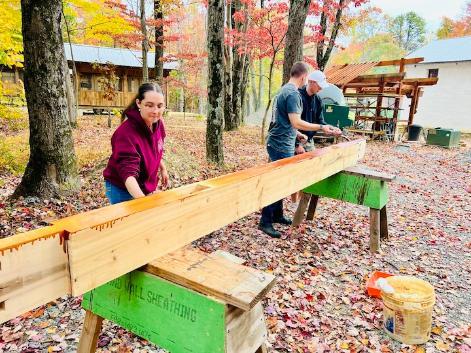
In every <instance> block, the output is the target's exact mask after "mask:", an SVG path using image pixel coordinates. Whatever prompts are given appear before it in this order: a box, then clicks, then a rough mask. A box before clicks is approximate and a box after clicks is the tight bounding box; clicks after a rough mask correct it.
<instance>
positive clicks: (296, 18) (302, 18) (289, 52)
mask: <svg viewBox="0 0 471 353" xmlns="http://www.w3.org/2000/svg"><path fill="white" fill-rule="evenodd" d="M310 4H311V0H290V8H289V16H288V31H287V32H286V42H285V43H286V45H285V54H284V59H283V84H285V83H286V82H288V81H289V73H290V70H291V67H292V66H293V64H294V63H295V62H296V61H302V60H303V38H304V35H303V29H304V24H305V22H306V16H307V11H308V10H309V5H310Z"/></svg>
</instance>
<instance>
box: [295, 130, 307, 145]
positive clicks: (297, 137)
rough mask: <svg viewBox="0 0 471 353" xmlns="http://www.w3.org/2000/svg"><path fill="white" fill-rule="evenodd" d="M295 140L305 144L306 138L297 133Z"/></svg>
mask: <svg viewBox="0 0 471 353" xmlns="http://www.w3.org/2000/svg"><path fill="white" fill-rule="evenodd" d="M296 139H297V140H298V141H299V142H301V143H306V142H307V136H306V135H305V134H303V133H301V132H299V131H298V132H297V135H296Z"/></svg>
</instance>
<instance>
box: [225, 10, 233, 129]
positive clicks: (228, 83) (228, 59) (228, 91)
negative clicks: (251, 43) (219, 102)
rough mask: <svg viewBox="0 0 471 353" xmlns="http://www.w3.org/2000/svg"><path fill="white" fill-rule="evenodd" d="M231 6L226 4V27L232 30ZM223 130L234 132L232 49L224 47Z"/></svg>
mask: <svg viewBox="0 0 471 353" xmlns="http://www.w3.org/2000/svg"><path fill="white" fill-rule="evenodd" d="M231 7H232V5H231V4H230V3H226V6H225V8H226V27H227V29H228V30H229V31H230V30H231V29H232V10H231ZM224 128H225V130H226V131H230V130H234V129H235V124H234V114H233V111H232V49H231V46H230V45H228V44H225V45H224Z"/></svg>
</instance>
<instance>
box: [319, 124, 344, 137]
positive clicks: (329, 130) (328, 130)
mask: <svg viewBox="0 0 471 353" xmlns="http://www.w3.org/2000/svg"><path fill="white" fill-rule="evenodd" d="M322 132H323V133H325V134H326V135H332V136H340V135H342V131H341V130H340V129H339V128H338V127H334V126H332V125H323V126H322Z"/></svg>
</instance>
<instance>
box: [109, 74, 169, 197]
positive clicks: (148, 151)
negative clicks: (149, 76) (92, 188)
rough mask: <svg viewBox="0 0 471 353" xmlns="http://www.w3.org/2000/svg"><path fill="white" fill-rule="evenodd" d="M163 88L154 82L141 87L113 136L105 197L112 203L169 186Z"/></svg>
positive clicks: (141, 195)
mask: <svg viewBox="0 0 471 353" xmlns="http://www.w3.org/2000/svg"><path fill="white" fill-rule="evenodd" d="M164 110H165V102H164V95H163V93H162V89H161V88H160V87H159V86H158V85H157V84H154V83H144V84H142V85H141V86H140V87H139V91H138V94H137V96H136V99H135V101H134V102H132V103H131V104H130V105H129V107H128V108H126V109H125V111H124V113H123V117H124V118H126V119H125V121H124V122H123V123H122V124H121V125H120V126H119V127H118V128H117V129H116V131H115V132H114V134H113V137H112V138H111V148H112V153H111V157H110V159H109V160H108V165H107V166H106V169H105V170H104V172H103V176H104V177H105V184H106V196H107V197H108V200H109V201H110V202H111V203H112V204H115V203H118V202H123V201H128V200H131V199H133V198H134V199H136V198H139V197H144V196H146V195H148V194H151V193H153V192H154V191H155V190H156V189H157V185H158V182H159V177H160V179H161V181H162V186H164V187H167V186H168V173H167V169H166V168H165V164H164V162H163V160H162V155H163V152H164V138H165V128H164V122H163V120H162V115H163V112H164Z"/></svg>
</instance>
